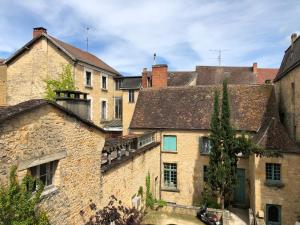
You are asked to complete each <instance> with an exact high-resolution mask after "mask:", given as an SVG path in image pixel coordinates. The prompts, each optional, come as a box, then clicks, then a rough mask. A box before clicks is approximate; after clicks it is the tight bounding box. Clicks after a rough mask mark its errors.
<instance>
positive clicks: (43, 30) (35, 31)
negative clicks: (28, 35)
mask: <svg viewBox="0 0 300 225" xmlns="http://www.w3.org/2000/svg"><path fill="white" fill-rule="evenodd" d="M43 33H45V34H47V29H46V28H44V27H35V28H33V32H32V38H36V37H38V36H41V34H43Z"/></svg>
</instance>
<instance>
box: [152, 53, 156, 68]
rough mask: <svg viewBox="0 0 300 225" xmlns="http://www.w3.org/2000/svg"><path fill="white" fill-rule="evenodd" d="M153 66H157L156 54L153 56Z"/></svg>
mask: <svg viewBox="0 0 300 225" xmlns="http://www.w3.org/2000/svg"><path fill="white" fill-rule="evenodd" d="M153 65H156V52H154V54H153Z"/></svg>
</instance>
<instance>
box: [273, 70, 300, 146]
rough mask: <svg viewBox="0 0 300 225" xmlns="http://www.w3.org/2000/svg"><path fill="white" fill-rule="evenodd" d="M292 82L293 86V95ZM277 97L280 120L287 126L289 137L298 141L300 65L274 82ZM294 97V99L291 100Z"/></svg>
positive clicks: (299, 135) (299, 128) (299, 138)
mask: <svg viewBox="0 0 300 225" xmlns="http://www.w3.org/2000/svg"><path fill="white" fill-rule="evenodd" d="M292 83H294V86H295V96H294V97H293V91H292ZM275 85H276V89H275V90H276V91H277V96H278V97H279V102H278V103H279V111H280V112H281V117H282V122H283V124H284V125H285V127H286V128H287V131H288V133H289V135H290V137H292V138H295V140H296V141H297V142H300V101H299V99H300V88H299V87H300V67H299V66H298V67H297V68H295V69H294V70H292V71H291V72H289V73H288V75H286V76H285V77H284V78H282V79H281V80H279V81H278V82H276V83H275ZM293 98H294V100H293Z"/></svg>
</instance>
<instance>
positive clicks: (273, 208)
mask: <svg viewBox="0 0 300 225" xmlns="http://www.w3.org/2000/svg"><path fill="white" fill-rule="evenodd" d="M266 223H267V225H280V224H281V206H280V205H270V204H267V205H266Z"/></svg>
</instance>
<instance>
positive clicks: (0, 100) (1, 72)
mask: <svg viewBox="0 0 300 225" xmlns="http://www.w3.org/2000/svg"><path fill="white" fill-rule="evenodd" d="M3 105H6V66H5V65H0V106H3Z"/></svg>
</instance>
